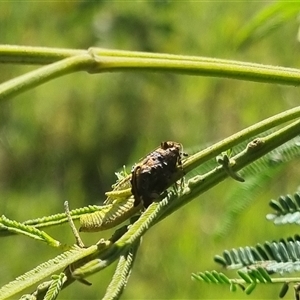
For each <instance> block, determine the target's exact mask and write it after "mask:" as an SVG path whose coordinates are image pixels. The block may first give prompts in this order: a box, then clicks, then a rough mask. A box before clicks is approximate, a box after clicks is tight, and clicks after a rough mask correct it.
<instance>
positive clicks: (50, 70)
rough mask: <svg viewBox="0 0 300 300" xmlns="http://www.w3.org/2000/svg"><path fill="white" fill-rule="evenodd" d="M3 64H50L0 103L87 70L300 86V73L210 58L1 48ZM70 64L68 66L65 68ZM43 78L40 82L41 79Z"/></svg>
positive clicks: (9, 89)
mask: <svg viewBox="0 0 300 300" xmlns="http://www.w3.org/2000/svg"><path fill="white" fill-rule="evenodd" d="M0 62H2V63H18V64H25V63H26V64H49V65H48V66H45V67H44V68H39V69H38V70H36V71H33V72H29V73H27V74H26V75H23V76H20V77H17V78H15V79H13V80H10V81H8V82H6V83H3V84H1V85H0V100H1V99H4V98H9V97H12V96H15V95H17V94H18V93H21V92H23V91H25V90H27V89H29V88H32V87H36V86H38V85H40V84H42V83H44V82H46V81H48V80H50V79H53V78H56V77H59V76H62V75H65V74H68V73H72V72H76V71H79V70H85V71H87V72H90V73H103V72H119V71H137V70H140V71H155V72H170V73H179V74H188V75H197V76H212V77H221V78H232V79H238V80H247V81H256V82H267V83H278V84H286V85H298V84H300V70H298V69H293V68H283V67H277V66H270V65H261V64H255V63H248V62H239V61H234V60H225V59H217V58H208V57H197V56H183V55H172V54H159V53H158V54H153V53H144V52H133V51H132V52H131V51H121V50H108V49H101V48H90V49H88V50H74V49H57V48H43V47H22V46H9V45H2V46H0ZM66 65H67V67H66ZM39 78H40V79H39Z"/></svg>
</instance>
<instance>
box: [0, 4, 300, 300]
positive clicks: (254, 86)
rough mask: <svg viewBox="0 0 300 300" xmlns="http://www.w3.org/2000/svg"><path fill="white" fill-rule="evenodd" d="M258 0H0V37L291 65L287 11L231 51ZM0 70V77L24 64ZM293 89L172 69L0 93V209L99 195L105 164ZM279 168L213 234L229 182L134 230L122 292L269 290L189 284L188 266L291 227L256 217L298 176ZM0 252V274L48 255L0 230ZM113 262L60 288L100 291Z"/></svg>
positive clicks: (277, 101)
mask: <svg viewBox="0 0 300 300" xmlns="http://www.w3.org/2000/svg"><path fill="white" fill-rule="evenodd" d="M265 7H266V3H259V2H250V3H249V2H246V1H244V2H201V3H200V2H185V3H183V2H175V1H174V2H171V1H159V2H126V3H122V5H119V3H118V2H104V1H103V2H101V1H100V2H85V1H78V2H47V3H43V4H39V3H37V2H36V3H30V5H29V3H26V2H22V3H19V2H18V3H14V2H3V3H1V9H0V43H1V44H20V45H32V46H49V47H65V48H66V47H70V48H83V49H86V48H88V47H90V46H98V47H104V48H114V49H125V50H140V51H153V52H168V53H175V54H187V55H201V56H210V57H218V58H229V59H236V60H237V59H239V60H243V61H251V62H259V63H265V64H274V65H282V66H287V67H289V66H290V67H298V66H299V60H298V52H299V43H298V42H297V30H298V26H299V25H298V23H297V21H296V20H295V19H291V20H290V22H286V23H285V24H284V25H282V26H281V27H279V28H278V29H277V30H276V31H273V32H272V33H271V34H269V35H266V36H264V38H263V39H261V40H259V39H258V40H255V42H252V44H251V46H249V47H244V48H243V49H236V48H235V41H236V40H235V39H236V36H237V33H238V32H239V29H240V28H242V27H243V26H246V25H247V22H249V21H250V20H251V18H252V17H253V16H254V15H255V14H256V13H258V12H259V11H260V10H261V9H262V8H265ZM0 68H1V72H0V80H1V82H4V81H5V80H8V79H10V78H13V77H14V76H17V75H20V74H22V73H24V72H26V71H28V70H29V69H31V68H32V67H27V66H21V67H19V66H13V65H1V66H0ZM165 98H168V99H172V102H170V103H172V104H166V102H164V101H163V99H165ZM298 99H299V89H296V88H293V87H283V86H278V85H270V84H261V83H253V82H242V81H234V80H229V79H226V80H222V79H216V78H202V77H201V78H197V77H185V76H180V75H173V74H149V73H124V74H122V73H120V74H104V75H103V74H102V75H93V76H91V75H87V74H73V75H68V76H66V77H63V78H59V79H56V80H54V81H52V82H50V83H47V84H45V85H43V86H40V87H38V88H36V89H35V90H31V91H29V92H26V93H24V94H23V95H21V96H18V97H16V98H14V99H12V100H10V101H7V102H1V103H0V193H1V194H0V195H1V201H0V213H1V214H5V215H7V216H8V217H10V218H15V219H17V220H25V219H27V218H35V217H38V216H42V215H47V214H52V213H57V212H62V211H63V202H64V201H65V200H69V202H70V206H71V208H75V207H79V206H84V205H87V204H92V203H100V202H101V201H103V200H104V192H105V191H107V190H109V189H110V186H111V184H113V182H114V181H115V175H114V172H115V171H116V170H117V169H119V168H121V167H122V165H124V164H125V165H127V166H128V169H130V168H131V165H132V164H133V163H134V162H135V161H137V160H138V159H139V158H140V157H142V156H143V155H144V154H146V153H148V152H149V151H150V150H151V149H153V148H155V147H156V146H157V145H158V144H159V143H160V142H161V141H162V140H175V141H178V142H181V143H183V145H184V146H185V150H186V151H187V152H188V149H189V148H192V147H195V146H196V147H197V146H199V147H200V145H202V144H203V143H204V144H206V143H209V142H212V141H216V140H219V139H221V138H224V137H226V136H228V135H230V134H232V133H234V132H236V131H238V130H240V129H242V128H244V127H246V126H248V125H250V124H253V123H255V122H257V121H259V120H262V119H263V118H265V117H268V116H271V115H273V114H275V113H278V112H280V111H282V110H284V109H288V108H291V107H294V106H296V105H298V102H299V101H298ZM168 103H169V102H168ZM286 172H287V173H286V174H285V175H284V176H282V177H281V178H280V179H278V178H275V179H274V185H272V186H269V187H265V191H264V192H263V193H262V195H261V197H260V198H258V199H256V201H255V203H254V205H253V206H252V207H251V209H250V210H248V211H247V212H245V213H244V214H243V215H241V216H240V219H239V222H240V223H239V225H238V226H236V227H235V228H233V230H232V232H231V233H230V236H227V237H224V238H223V239H220V240H216V239H214V235H213V233H214V229H215V228H216V227H217V225H219V224H218V221H219V220H220V219H221V217H220V216H221V214H223V212H224V209H225V203H223V202H222V197H223V195H224V193H226V191H227V190H228V189H230V187H231V186H235V185H236V184H239V183H236V182H231V181H226V182H225V183H223V184H221V185H219V186H218V187H217V189H215V190H214V191H210V192H208V193H206V194H204V195H202V196H201V197H200V198H199V199H197V200H195V201H194V202H192V203H191V204H189V205H188V206H187V207H185V208H183V209H181V210H180V211H178V212H176V213H175V214H174V215H173V216H170V217H169V218H167V219H166V220H164V222H162V223H161V224H158V225H157V226H156V227H154V228H153V229H152V230H151V231H150V232H149V233H148V234H147V235H146V236H145V238H144V240H143V243H142V246H141V249H140V251H139V253H138V258H137V261H136V265H135V268H134V270H133V273H132V277H131V278H130V281H129V283H128V286H127V288H126V290H125V293H124V297H123V299H157V298H160V299H199V298H201V299H215V298H225V299H241V298H245V299H246V298H247V299H257V298H264V299H274V298H275V297H277V295H278V292H279V289H280V288H279V287H278V290H277V289H276V288H274V287H272V288H271V287H259V288H257V290H256V291H255V292H254V293H253V294H252V295H250V296H247V297H246V295H244V294H243V293H242V292H237V293H236V294H233V293H230V292H229V290H227V289H226V288H225V287H215V286H213V287H210V286H208V285H205V284H199V283H196V282H193V281H191V280H190V275H191V273H192V272H195V271H198V270H206V269H209V270H211V269H214V268H216V267H217V266H216V265H215V264H214V263H213V255H214V254H217V253H221V252H222V250H223V249H226V248H227V249H228V248H231V247H237V246H243V245H250V244H255V243H256V242H262V241H264V240H268V239H273V238H278V237H281V236H287V235H289V236H290V235H292V234H294V233H295V232H296V231H297V228H296V227H294V226H287V228H283V227H280V228H274V226H273V225H272V224H270V223H266V221H265V215H264V214H265V213H267V212H268V207H267V202H268V200H269V199H270V198H271V197H273V198H277V196H278V194H285V193H291V192H293V191H294V190H295V189H296V187H297V185H298V182H297V178H295V177H296V176H293V177H292V176H288V174H289V173H288V172H289V171H288V170H286ZM292 174H297V173H296V172H294V173H292ZM246 179H247V178H246ZM242 200H243V199H241V201H242ZM50 233H52V234H53V235H54V237H55V238H59V239H60V240H61V241H63V242H65V241H66V242H68V243H72V235H71V232H70V230H69V228H68V227H67V226H63V227H62V230H61V231H60V232H59V235H60V236H59V237H58V236H57V233H56V231H55V230H51V231H50ZM108 234H109V233H104V235H108ZM101 236H102V235H101ZM83 239H84V240H85V241H86V243H87V244H88V243H89V242H90V243H92V242H93V241H96V240H98V239H99V234H90V235H88V234H84V235H83ZM37 252H38V253H39V255H38V257H37ZM1 253H2V259H1V266H0V284H1V285H2V284H4V283H7V282H8V281H10V280H11V279H13V278H15V277H16V276H18V275H20V274H22V273H23V272H25V271H27V270H29V269H30V268H32V267H34V266H36V265H37V264H38V263H40V262H42V261H44V260H46V259H47V258H51V257H53V256H55V255H56V254H58V253H57V250H53V249H49V248H48V247H46V246H44V245H42V246H41V245H39V244H38V243H37V242H35V241H28V239H25V238H22V237H14V238H12V237H9V238H5V239H2V240H1ZM8 254H9V257H8ZM112 272H113V268H112V267H110V268H109V269H108V270H105V271H104V272H101V273H100V274H97V275H95V276H93V277H91V278H90V280H91V282H93V286H92V287H86V286H83V285H81V284H79V283H76V284H75V285H74V286H73V287H72V288H68V289H66V290H65V291H63V293H62V295H61V298H62V299H76V298H77V299H79V298H86V299H99V298H100V297H101V295H103V293H104V291H105V288H106V285H107V283H108V282H109V279H110V276H111V274H112Z"/></svg>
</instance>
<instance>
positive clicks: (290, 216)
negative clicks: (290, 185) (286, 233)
mask: <svg viewBox="0 0 300 300" xmlns="http://www.w3.org/2000/svg"><path fill="white" fill-rule="evenodd" d="M269 205H270V207H271V208H273V209H274V210H275V213H271V214H268V215H267V216H266V217H267V220H269V221H273V222H274V224H276V225H284V224H287V223H288V224H291V223H292V224H300V192H296V193H295V194H294V195H293V196H291V195H285V196H280V197H279V198H278V200H274V199H272V200H271V201H270V203H269Z"/></svg>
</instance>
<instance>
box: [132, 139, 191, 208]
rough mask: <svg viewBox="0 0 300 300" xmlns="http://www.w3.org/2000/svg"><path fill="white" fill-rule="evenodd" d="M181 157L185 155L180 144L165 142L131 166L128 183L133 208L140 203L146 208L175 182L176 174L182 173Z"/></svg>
mask: <svg viewBox="0 0 300 300" xmlns="http://www.w3.org/2000/svg"><path fill="white" fill-rule="evenodd" d="M182 156H187V154H186V153H183V152H182V145H181V144H180V143H177V142H172V141H166V142H162V143H161V145H160V147H158V148H156V149H155V150H154V151H152V152H151V153H149V154H148V155H147V156H146V157H145V158H143V159H142V160H141V161H140V162H139V163H137V164H136V165H135V166H133V168H132V171H131V180H130V182H131V192H132V194H133V196H134V199H135V201H134V206H138V205H139V204H140V203H141V202H142V203H143V206H144V207H145V208H147V207H148V206H149V205H150V204H151V203H152V202H153V201H154V200H155V199H157V198H159V196H160V195H161V194H162V192H164V191H165V190H166V189H167V188H168V187H169V186H170V185H172V184H173V183H174V182H175V181H176V175H178V172H183V170H182ZM180 168H181V170H180ZM181 174H182V173H181Z"/></svg>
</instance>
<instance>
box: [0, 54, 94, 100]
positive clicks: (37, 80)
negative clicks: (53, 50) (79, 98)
mask: <svg viewBox="0 0 300 300" xmlns="http://www.w3.org/2000/svg"><path fill="white" fill-rule="evenodd" d="M93 64H94V60H93V58H92V57H91V56H89V55H87V54H84V55H78V56H72V57H70V58H66V59H63V60H60V61H58V62H55V63H53V64H50V65H47V66H44V67H41V68H39V69H37V70H34V71H31V72H28V73H27V74H24V75H22V76H19V77H16V78H14V79H11V80H9V81H6V82H5V83H2V84H1V85H0V101H1V100H3V99H8V98H11V97H13V96H16V95H18V94H20V93H22V92H24V91H27V90H29V89H30V88H33V87H36V86H38V85H41V84H42V83H45V82H47V81H49V80H51V79H53V78H56V77H59V76H62V75H65V74H69V73H72V72H75V71H81V70H89V69H90V68H92V66H93Z"/></svg>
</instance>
